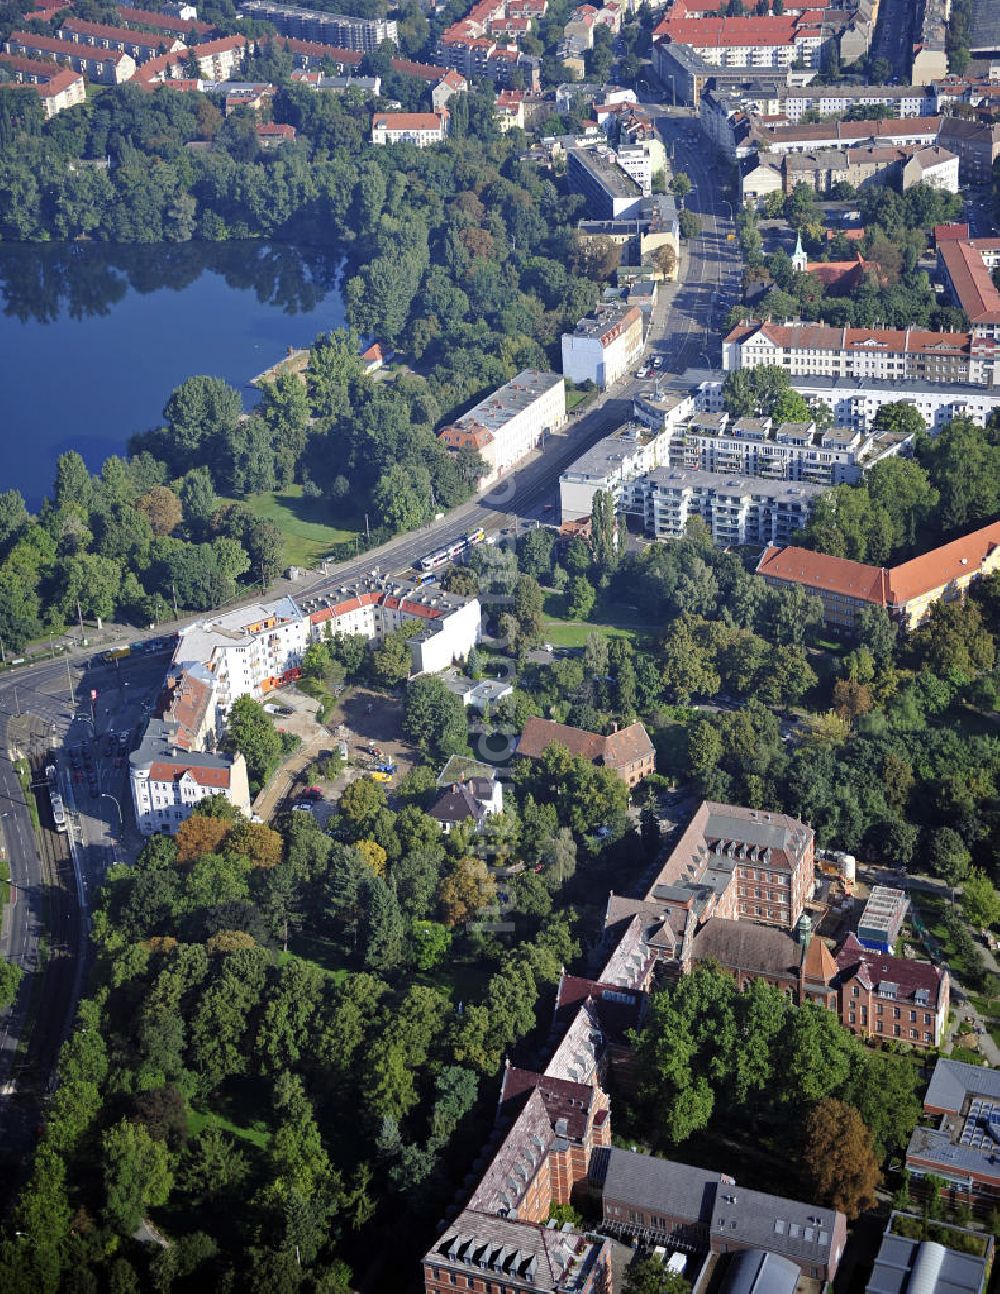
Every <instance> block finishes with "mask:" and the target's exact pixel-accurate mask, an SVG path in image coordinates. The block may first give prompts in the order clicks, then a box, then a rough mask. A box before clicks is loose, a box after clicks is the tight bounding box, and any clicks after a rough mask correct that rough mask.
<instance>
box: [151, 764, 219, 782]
mask: <svg viewBox="0 0 1000 1294" xmlns="http://www.w3.org/2000/svg"><path fill="white" fill-rule="evenodd" d="M185 773H187V774H188V775H189V776H190V777H192V778H193V779H194V780H195V781H196V782H197V783H198V785H199V786H217V787H219V788H220V789H225V788H226V787H227V786H228V785H229V769H228V768H203V767H200V766H199V765H197V764H194V765H189V764H182V763H180V762H178V761H176V760H157V761H156V762H155V763H153V764H150V766H149V780H150V781H151V782H177V781H180V779H181V778H182V777H183V776H184V775H185Z"/></svg>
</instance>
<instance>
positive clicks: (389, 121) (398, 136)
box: [372, 108, 451, 148]
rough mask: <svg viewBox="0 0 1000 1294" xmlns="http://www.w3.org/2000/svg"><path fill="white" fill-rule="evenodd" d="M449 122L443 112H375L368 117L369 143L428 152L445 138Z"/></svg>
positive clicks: (445, 111) (447, 115) (446, 110)
mask: <svg viewBox="0 0 1000 1294" xmlns="http://www.w3.org/2000/svg"><path fill="white" fill-rule="evenodd" d="M450 120H451V117H450V114H449V112H448V109H447V108H442V109H441V111H440V112H376V113H375V115H374V116H373V117H372V143H373V144H413V145H414V146H415V147H417V148H429V147H430V146H431V144H442V143H444V141H445V140H446V139H447V138H448V123H449V121H450Z"/></svg>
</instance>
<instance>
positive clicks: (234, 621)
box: [130, 580, 481, 835]
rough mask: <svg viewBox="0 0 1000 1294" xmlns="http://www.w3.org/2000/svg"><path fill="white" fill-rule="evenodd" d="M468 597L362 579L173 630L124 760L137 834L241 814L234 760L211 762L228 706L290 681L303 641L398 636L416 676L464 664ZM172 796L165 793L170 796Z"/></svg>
mask: <svg viewBox="0 0 1000 1294" xmlns="http://www.w3.org/2000/svg"><path fill="white" fill-rule="evenodd" d="M480 619H481V611H480V606H479V601H478V599H477V598H463V597H459V596H458V595H455V594H449V593H444V592H443V591H440V590H437V589H434V590H430V589H427V588H418V587H415V586H413V585H412V584H409V583H407V582H404V581H395V580H393V581H389V580H381V581H376V580H368V581H365V582H363V583H362V584H359V585H357V586H355V587H352V588H343V589H339V590H337V591H336V592H335V593H334V594H332V595H330V596H317V597H312V598H308V599H305V600H303V601H302V602H301V603H296V602H294V601H292V599H291V598H282V599H280V600H279V601H277V602H273V603H266V604H261V605H258V606H253V607H241V608H239V609H237V610H236V611H230V612H227V613H225V614H224V615H221V616H218V617H216V618H215V619H213V620H206V621H201V622H199V623H198V624H194V625H191V626H190V627H189V628H187V629H184V630H182V631H181V633H180V636H179V639H178V643H177V647H176V649H175V651H174V656H173V661H172V663H171V667H170V671H169V674H168V678H167V683H166V689H165V694H164V702H163V705H162V707H161V709H160V712H159V713H158V714H157V715H156V716H154V718H153V719H151V720H150V723H149V726H148V728H147V731H146V734H145V736H144V738H143V741H142V744H141V746H140V747H139V749H138V750H137V751H135V752H134V753H133V755H132V757H131V761H130V768H131V772H130V781H131V787H132V802H133V806H134V808H135V815H136V824H137V826H138V828H139V830H140V831H141V832H142V833H143V834H144V835H151V834H153V833H155V832H157V831H169V832H171V833H172V832H174V831H176V829H177V827H178V826H179V825H180V823H181V822H182V821H183V820H184V818H185V817H187V816H188V814H189V813H190V812H191V810H192V808H193V807H194V805H195V804H196V803H197V802H198V800H199V799H202V798H203V797H204V796H206V795H225V796H226V797H227V798H228V799H230V800H231V801H232V802H233V803H234V804H236V805H237V807H238V808H240V809H247V808H248V806H249V801H248V792H247V789H246V768H245V765H243V763H242V759H241V757H239V756H236V757H235V758H234V757H232V756H229V755H221V754H211V753H210V752H211V750H213V749H215V748H217V746H218V742H219V739H220V738H221V737H222V735H223V733H224V732H225V726H226V717H227V716H228V714H229V711H230V709H231V708H232V706H233V703H234V702H235V701H236V700H238V699H239V698H240V697H243V696H250V697H253V698H255V699H257V700H260V699H262V698H264V697H266V696H267V695H268V693H269V692H271V691H273V690H274V689H275V688H278V687H281V686H282V685H284V684H286V683H290V682H294V680H295V679H297V678H298V677H299V671H300V669H301V665H302V656H303V653H304V652H305V650H306V648H307V647H308V645H309V644H310V642H313V641H316V640H317V639H319V638H321V637H328V636H332V635H334V634H337V633H344V634H361V635H362V636H363V637H365V638H368V639H380V638H382V637H384V636H385V635H386V634H390V633H395V632H397V631H399V630H409V631H411V633H410V637H409V639H408V641H409V646H410V653H411V661H412V669H413V672H414V673H416V674H420V673H427V672H430V671H437V670H441V669H445V668H446V667H447V666H448V665H451V664H452V663H453V662H454V661H456V660H464V659H465V658H466V657H467V656H468V654H469V652H470V650H471V649H472V647H473V646H474V644H475V643H476V642H478V641H479V635H480ZM171 788H172V789H171Z"/></svg>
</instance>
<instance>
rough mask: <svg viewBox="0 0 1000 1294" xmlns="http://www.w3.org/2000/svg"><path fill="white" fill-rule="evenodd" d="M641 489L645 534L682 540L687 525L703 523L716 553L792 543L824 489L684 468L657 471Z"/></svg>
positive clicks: (648, 476) (815, 486) (802, 483)
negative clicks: (747, 546) (696, 521)
mask: <svg viewBox="0 0 1000 1294" xmlns="http://www.w3.org/2000/svg"><path fill="white" fill-rule="evenodd" d="M640 488H641V490H642V492H643V495H644V504H645V527H646V533H647V534H649V535H651V536H652V537H653V538H654V539H659V540H666V539H682V538H683V537H684V535H685V534H686V532H687V524H688V522H689V521H690V520H691V519H692V518H694V517H701V519H702V520H703V521H704V522H705V524H706V525H707V526H708V528H709V530H710V531H711V533H712V542H713V543H715V544H717V545H719V547H728V546H730V545H743V544H780V545H784V544H788V543H790V542H792V540H793V537H794V535H795V533H796V531H798V530H801V529H802V527H803V526H805V525H806V523H807V522H808V520H809V517H810V515H811V513H812V509H813V507H814V506H815V503H816V500H817V499H818V498H819V496H820V495H821V494H823V493H824V489H825V487H823V486H821V485H811V484H809V483H808V482H804V481H803V482H796V483H792V482H789V481H769V480H766V479H763V478H761V477H742V476H728V475H726V474H724V473H717V472H702V471H699V470H697V469H694V468H684V467H658V468H655V469H654V470H653V471H652V472H650V473H649V474H648V475H647V476H645V477H643V478H642V481H641V482H637V489H640Z"/></svg>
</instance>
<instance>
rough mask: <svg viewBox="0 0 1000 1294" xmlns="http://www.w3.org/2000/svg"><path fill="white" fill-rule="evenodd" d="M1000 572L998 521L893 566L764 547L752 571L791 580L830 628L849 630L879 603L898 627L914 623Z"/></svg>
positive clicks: (779, 582)
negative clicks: (813, 599)
mask: <svg viewBox="0 0 1000 1294" xmlns="http://www.w3.org/2000/svg"><path fill="white" fill-rule="evenodd" d="M996 570H1000V522H996V521H995V522H992V523H991V524H990V525H988V526H983V527H982V528H981V529H980V530H975V531H973V532H972V534H971V535H964V536H963V537H962V538H961V539H953V540H952V541H951V542H950V543H947V544H942V545H941V546H940V547H939V548H932V549H931V551H930V552H929V553H924V554H923V555H922V556H920V557H914V558H911V559H910V561H908V562H903V563H901V564H900V565H899V566H893V567H884V566H868V565H866V564H865V563H863V562H853V561H850V560H849V559H848V558H846V557H831V556H829V555H828V554H826V553H815V552H812V551H811V550H810V549H807V548H796V547H788V548H784V549H780V548H777V547H772V548H768V549H766V550H765V552H764V553H763V554H762V555H761V558H760V561H759V562H758V564H757V571H758V574H760V575H762V576H763V578H764V580H765V581H766V582H767V583H768V584H773V585H775V586H778V587H780V586H784V585H793V584H797V585H799V586H800V587H801V588H804V589H805V590H806V591H807V592H808V593H814V594H815V595H816V596H817V597H818V598H819V599H820V600H821V601H822V603H823V613H824V619H825V621H826V623H827V624H828V625H830V626H831V628H834V629H838V630H842V631H845V632H851V631H852V630H853V629H854V628H855V626H856V622H857V616H858V613H859V612H860V611H861V610H862V608H864V607H870V606H876V607H882V608H884V609H885V610H886V611H888V612H889V614H890V615H891V616H892V617H893V619H894V620H896V621H898V622H899V623H900V624H901V625H902V626H903V627H904V628H906V629H912V628H914V627H916V626H917V625H919V624H920V622H921V621H922V620H923V619H924V617H925V616H926V615H927V612H928V611H929V610H930V608H931V606H933V604H934V603H935V602H939V601H941V600H942V599H944V600H945V601H949V602H950V601H953V600H955V599H960V598H964V596H965V592H966V589H967V588H968V587H969V585H970V584H971V583H972V582H973V581H974V580H977V579H980V578H982V576H984V575H991V574H993V572H994V571H996Z"/></svg>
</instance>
